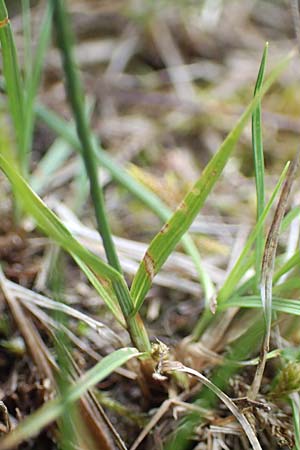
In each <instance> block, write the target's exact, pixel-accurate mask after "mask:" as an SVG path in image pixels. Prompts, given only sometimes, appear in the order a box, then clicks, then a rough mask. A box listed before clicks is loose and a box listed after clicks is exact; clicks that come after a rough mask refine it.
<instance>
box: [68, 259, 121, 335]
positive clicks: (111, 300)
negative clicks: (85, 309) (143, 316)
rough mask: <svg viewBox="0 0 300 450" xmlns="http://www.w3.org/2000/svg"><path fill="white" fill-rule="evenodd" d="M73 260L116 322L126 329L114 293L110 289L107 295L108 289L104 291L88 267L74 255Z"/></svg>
mask: <svg viewBox="0 0 300 450" xmlns="http://www.w3.org/2000/svg"><path fill="white" fill-rule="evenodd" d="M73 258H74V260H75V261H76V263H77V265H78V266H79V267H80V269H81V270H82V272H83V273H84V274H85V276H86V277H87V279H88V280H89V282H90V283H91V285H92V286H93V287H94V288H95V290H96V291H97V292H98V294H99V295H100V297H101V298H102V299H103V301H104V303H105V304H106V306H107V307H108V308H109V309H110V311H111V312H112V314H113V315H114V316H115V318H116V319H117V320H118V322H119V323H120V324H121V325H122V326H123V327H124V328H126V322H125V320H124V316H123V314H122V311H121V309H120V307H119V303H118V300H117V298H116V296H115V293H114V291H113V289H112V287H111V289H110V292H109V294H108V288H106V289H104V288H103V286H102V284H101V283H100V281H99V280H98V278H97V277H96V275H95V274H94V273H93V272H92V270H90V269H89V268H88V266H87V265H86V264H85V263H84V262H83V261H82V259H80V258H77V256H76V255H73Z"/></svg>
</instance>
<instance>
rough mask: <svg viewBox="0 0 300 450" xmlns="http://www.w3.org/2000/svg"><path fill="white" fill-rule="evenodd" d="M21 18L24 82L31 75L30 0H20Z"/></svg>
mask: <svg viewBox="0 0 300 450" xmlns="http://www.w3.org/2000/svg"><path fill="white" fill-rule="evenodd" d="M22 19H23V35H24V39H23V41H24V78H25V84H26V82H27V80H28V79H29V78H30V76H31V67H32V50H31V43H32V33H31V18H30V0H22Z"/></svg>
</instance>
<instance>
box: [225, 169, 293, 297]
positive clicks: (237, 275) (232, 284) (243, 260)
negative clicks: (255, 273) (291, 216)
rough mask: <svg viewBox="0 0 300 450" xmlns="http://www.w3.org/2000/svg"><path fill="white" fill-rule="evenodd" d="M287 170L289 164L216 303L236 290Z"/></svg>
mask: <svg viewBox="0 0 300 450" xmlns="http://www.w3.org/2000/svg"><path fill="white" fill-rule="evenodd" d="M288 168H289V163H287V164H286V166H285V168H284V170H283V172H282V174H281V176H280V178H279V181H278V182H277V184H276V187H275V189H274V191H273V193H272V195H271V197H270V200H269V201H268V203H267V205H266V207H265V209H264V211H263V213H262V215H261V216H260V218H259V220H258V222H257V223H256V225H255V227H254V228H253V230H252V231H251V233H250V235H249V237H248V239H247V242H246V244H245V246H244V248H243V250H242V252H241V254H240V256H239V258H238V260H237V262H236V263H235V265H234V267H233V268H232V270H231V272H230V274H229V276H228V277H227V279H226V281H225V283H224V285H223V286H222V288H221V289H220V291H219V294H218V303H222V302H224V301H226V300H227V299H228V297H230V295H231V294H232V293H233V292H234V290H235V289H236V286H237V285H238V283H239V281H240V280H241V278H242V277H243V275H244V274H245V270H246V269H247V267H248V262H249V261H248V255H249V252H250V250H251V247H252V245H253V243H254V242H255V239H256V237H257V235H258V233H259V231H260V230H261V228H262V226H263V223H264V221H265V220H266V218H267V215H268V213H269V211H270V209H271V206H272V205H273V203H274V200H275V198H276V195H277V193H278V191H279V190H280V188H281V186H282V183H283V181H284V178H285V175H286V173H287V171H288Z"/></svg>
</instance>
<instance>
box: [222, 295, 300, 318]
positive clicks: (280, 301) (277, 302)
mask: <svg viewBox="0 0 300 450" xmlns="http://www.w3.org/2000/svg"><path fill="white" fill-rule="evenodd" d="M232 307H239V308H261V297H260V296H259V295H247V296H243V297H238V296H234V297H231V298H230V299H229V300H227V301H226V302H224V303H221V304H220V305H219V306H218V311H224V310H225V309H228V308H232ZM272 310H273V311H278V312H283V313H286V314H293V315H294V316H299V315H300V303H299V301H298V300H293V299H289V298H281V297H275V296H274V297H273V302H272Z"/></svg>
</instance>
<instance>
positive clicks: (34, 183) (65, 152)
mask: <svg viewBox="0 0 300 450" xmlns="http://www.w3.org/2000/svg"><path fill="white" fill-rule="evenodd" d="M71 154H72V149H71V147H70V145H69V144H68V143H66V142H65V141H64V140H63V139H56V140H55V141H54V142H53V144H52V145H51V147H49V149H48V151H47V153H46V154H45V156H44V157H43V158H42V159H41V160H40V161H39V164H38V166H37V168H36V170H35V172H34V173H33V174H32V175H31V177H30V186H31V187H32V189H33V190H34V191H35V192H36V193H37V194H40V193H41V192H43V189H44V187H45V186H47V185H48V186H49V179H51V176H53V174H54V173H55V171H56V170H57V169H59V167H61V166H62V165H63V163H64V162H66V160H67V159H68V158H69V156H70V155H71Z"/></svg>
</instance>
